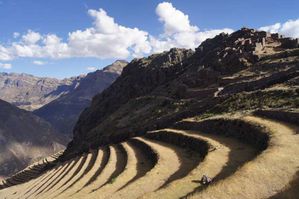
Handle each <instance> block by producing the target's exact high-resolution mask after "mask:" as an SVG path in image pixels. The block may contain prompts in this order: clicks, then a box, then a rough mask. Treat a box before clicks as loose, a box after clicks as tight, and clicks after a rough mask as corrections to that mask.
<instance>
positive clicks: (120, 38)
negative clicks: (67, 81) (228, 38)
mask: <svg viewBox="0 0 299 199" xmlns="http://www.w3.org/2000/svg"><path fill="white" fill-rule="evenodd" d="M88 14H89V16H90V17H91V18H92V19H93V23H92V24H93V25H92V26H91V27H89V28H86V29H84V30H75V31H72V32H69V34H68V37H67V38H66V39H65V40H63V39H62V38H60V37H59V36H58V35H55V34H41V33H39V32H36V31H33V30H28V31H27V33H25V34H22V35H20V34H19V33H15V34H14V37H15V39H18V41H15V42H13V43H11V44H7V45H3V44H0V61H1V60H2V61H9V60H13V59H16V58H19V57H29V58H36V59H38V58H52V59H62V58H73V57H95V58H99V59H108V58H109V59H110V58H111V59H125V58H128V57H141V56H144V55H145V54H149V53H153V52H161V51H164V50H169V49H170V48H172V47H180V48H192V49H194V48H196V47H197V46H198V45H200V43H201V42H202V41H204V40H205V39H207V38H211V37H214V36H215V35H217V34H219V33H221V32H227V33H230V32H232V30H231V29H228V28H226V29H214V30H204V31H202V30H200V29H199V28H198V27H197V26H195V25H192V24H191V22H190V20H189V17H188V15H186V14H184V13H183V12H182V11H180V10H178V9H176V8H175V7H174V6H173V5H172V4H171V3H168V2H163V3H160V4H158V5H157V7H156V14H157V15H158V17H159V20H160V22H161V23H162V24H163V27H164V32H163V33H162V34H161V35H159V36H158V37H155V36H152V35H150V34H149V33H148V32H146V31H144V30H140V29H138V28H130V27H125V26H122V25H120V24H118V23H117V22H116V21H115V20H114V18H113V17H111V16H109V15H108V14H107V13H106V11H105V10H103V9H99V10H88Z"/></svg>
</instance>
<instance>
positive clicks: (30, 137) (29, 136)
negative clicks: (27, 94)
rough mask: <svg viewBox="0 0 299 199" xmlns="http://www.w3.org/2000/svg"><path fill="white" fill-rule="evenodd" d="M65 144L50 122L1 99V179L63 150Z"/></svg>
mask: <svg viewBox="0 0 299 199" xmlns="http://www.w3.org/2000/svg"><path fill="white" fill-rule="evenodd" d="M65 144H66V140H65V139H64V138H63V137H61V136H60V135H59V134H58V133H57V131H55V130H54V129H53V128H52V127H51V125H50V124H49V123H48V122H46V121H44V120H43V119H41V118H39V117H37V116H35V115H33V114H32V113H30V112H27V111H25V110H21V109H19V108H17V107H15V106H13V105H11V104H9V103H7V102H4V101H2V100H0V154H1V156H0V165H1V167H0V176H4V177H5V176H6V177H7V176H9V175H11V174H13V173H15V172H17V171H19V170H21V169H24V168H25V167H26V166H27V165H28V164H30V163H33V162H34V161H36V160H39V159H40V158H44V157H47V156H49V155H52V154H54V153H56V152H58V151H60V150H63V149H64V148H65Z"/></svg>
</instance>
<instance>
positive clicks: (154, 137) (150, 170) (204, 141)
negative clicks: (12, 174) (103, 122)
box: [0, 113, 299, 199]
mask: <svg viewBox="0 0 299 199" xmlns="http://www.w3.org/2000/svg"><path fill="white" fill-rule="evenodd" d="M297 125H298V123H297ZM293 127H295V126H293ZM293 127H292V126H289V125H288V124H286V123H282V122H280V121H272V120H269V119H263V118H260V117H257V116H255V115H254V114H251V113H249V114H248V113H246V114H235V115H232V114H230V115H222V116H217V117H214V118H209V119H204V120H199V119H198V118H185V119H184V120H182V121H180V122H179V123H177V124H176V125H174V126H173V127H172V128H171V129H161V130H159V131H151V132H148V133H147V134H146V135H145V136H142V137H139V138H134V139H129V140H127V141H125V142H123V143H119V144H116V145H109V146H106V147H104V148H102V147H100V148H98V149H96V150H92V151H90V152H88V153H85V154H82V155H79V156H78V157H76V158H73V159H70V160H68V161H66V162H59V161H58V162H56V165H54V166H53V168H51V169H50V171H49V172H47V173H44V174H43V175H41V176H40V177H38V178H36V179H34V180H31V181H29V182H27V183H24V184H20V185H18V186H12V185H13V183H14V182H16V181H17V178H11V179H8V180H6V181H3V182H2V187H6V189H3V190H0V197H3V198H19V197H26V198H161V197H162V198H227V199H229V198H248V199H249V198H250V199H260V198H271V197H276V196H277V197H278V198H279V196H281V194H283V196H286V194H288V196H290V197H289V198H295V197H294V196H296V194H297V193H298V189H296V183H297V181H298V177H297V178H296V173H297V172H298V166H299V158H298V157H297V156H296V157H295V156H293V154H294V153H296V152H298V151H299V147H298V144H297V143H298V136H296V132H295V129H294V128H293ZM297 127H298V126H297ZM240 132H241V133H240ZM107 148H109V149H108V150H107ZM107 153H108V154H107ZM105 154H106V155H105ZM135 155H136V156H135ZM104 156H106V157H105V159H104ZM142 156H145V157H147V160H148V161H144V162H141V165H138V163H139V162H140V161H143V160H142ZM100 162H101V163H100ZM144 168H146V169H147V170H146V171H145V174H143V175H138V172H139V171H141V170H143V169H144ZM27 172H30V170H27ZM203 175H208V176H209V177H212V178H213V181H212V184H210V185H209V186H207V185H205V184H203V183H202V181H201V180H200V178H201V176H203ZM16 177H17V176H16ZM290 182H291V184H290ZM10 186H12V187H10ZM7 187H10V188H7ZM283 198H287V197H283Z"/></svg>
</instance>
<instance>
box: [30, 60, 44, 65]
mask: <svg viewBox="0 0 299 199" xmlns="http://www.w3.org/2000/svg"><path fill="white" fill-rule="evenodd" d="M32 63H33V64H35V65H39V66H42V65H45V64H47V62H44V61H40V60H34V61H33V62H32Z"/></svg>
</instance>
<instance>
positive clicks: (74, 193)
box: [0, 28, 299, 199]
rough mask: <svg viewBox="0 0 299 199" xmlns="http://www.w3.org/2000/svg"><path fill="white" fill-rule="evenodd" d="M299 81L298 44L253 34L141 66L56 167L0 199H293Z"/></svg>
mask: <svg viewBox="0 0 299 199" xmlns="http://www.w3.org/2000/svg"><path fill="white" fill-rule="evenodd" d="M298 74H299V42H298V40H294V39H290V38H283V37H281V36H280V35H278V34H269V33H266V32H260V31H255V30H253V29H247V28H243V29H241V30H239V31H236V32H234V33H232V34H230V35H226V34H220V35H218V36H216V37H215V38H213V39H209V40H206V41H205V42H203V43H202V44H201V46H199V47H198V48H197V49H196V51H195V52H193V51H191V50H184V49H172V50H170V51H168V52H164V53H161V54H155V55H152V56H149V57H147V58H142V59H135V60H133V61H132V62H131V63H129V64H128V66H127V67H126V68H125V69H124V72H123V73H122V75H121V76H120V77H119V78H118V79H117V80H116V81H115V82H114V83H113V84H112V85H111V86H110V87H109V88H107V89H106V90H105V91H104V92H102V93H101V94H98V95H97V96H96V97H94V98H93V101H92V103H91V106H90V107H89V108H87V109H86V110H85V111H83V113H82V114H81V116H80V119H79V121H78V123H77V124H76V127H75V130H74V139H73V141H72V142H71V143H70V144H69V145H68V147H67V149H66V151H64V153H63V154H62V155H61V156H60V157H59V158H58V159H57V161H55V162H52V163H51V164H50V165H49V171H48V172H43V171H41V172H38V174H39V175H37V176H39V177H36V178H35V179H32V180H30V181H27V182H25V183H23V182H24V181H23V178H22V177H23V176H24V175H25V176H26V173H27V174H28V175H30V171H28V170H26V171H24V174H23V175H21V176H18V175H16V176H13V177H12V178H9V179H7V180H4V181H2V183H0V189H1V190H0V197H2V198H24V197H25V198H171V199H172V198H211V199H212V198H224V199H230V198H246V199H247V198H248V199H262V198H296V197H297V196H298V194H299V192H298V184H299V183H298V182H299V177H298V173H299V158H298V156H296V155H294V154H297V153H298V152H299V145H298V143H299V137H298V128H299V122H298V117H299V116H298V111H299V104H298V102H299V84H298V83H299V82H298V77H299V75H298ZM204 175H206V176H208V177H211V179H212V181H211V183H210V184H206V183H205V181H204V180H202V177H203V176H204ZM30 179H31V178H30ZM15 185H16V186H15Z"/></svg>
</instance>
